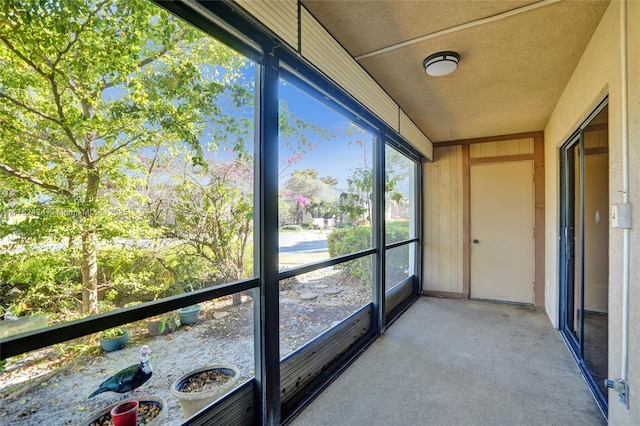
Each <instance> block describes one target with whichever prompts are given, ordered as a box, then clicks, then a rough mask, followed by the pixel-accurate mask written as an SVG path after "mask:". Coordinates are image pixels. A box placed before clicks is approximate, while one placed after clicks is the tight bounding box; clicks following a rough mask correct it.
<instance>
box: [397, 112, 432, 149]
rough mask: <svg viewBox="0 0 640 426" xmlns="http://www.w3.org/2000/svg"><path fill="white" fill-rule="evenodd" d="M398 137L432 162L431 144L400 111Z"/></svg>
mask: <svg viewBox="0 0 640 426" xmlns="http://www.w3.org/2000/svg"><path fill="white" fill-rule="evenodd" d="M400 135H401V136H402V137H403V138H405V139H406V140H407V141H408V142H409V143H410V144H411V145H413V147H414V148H415V149H417V150H418V151H420V152H421V153H422V154H423V155H424V156H425V157H427V158H428V159H429V160H433V144H432V143H431V141H430V140H429V138H427V137H426V136H425V135H424V133H422V132H421V131H420V129H418V127H417V126H416V125H415V124H413V121H411V119H410V118H409V116H407V114H405V113H404V111H402V110H401V111H400Z"/></svg>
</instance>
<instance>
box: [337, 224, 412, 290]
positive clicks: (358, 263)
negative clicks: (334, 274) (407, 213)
mask: <svg viewBox="0 0 640 426" xmlns="http://www.w3.org/2000/svg"><path fill="white" fill-rule="evenodd" d="M385 227H386V242H387V244H389V243H393V242H397V241H403V240H407V239H409V221H408V220H401V221H393V222H387V223H386V224H385ZM327 245H328V247H329V255H330V256H331V257H337V256H343V255H346V254H350V253H354V252H357V251H360V250H366V249H368V248H370V247H371V228H370V227H368V226H355V227H349V228H334V229H333V230H332V231H331V233H330V234H329V235H328V237H327ZM409 247H410V246H403V247H398V248H395V249H392V250H387V252H386V270H385V273H386V277H385V282H386V283H387V285H388V286H387V288H389V287H390V286H392V285H395V284H397V283H398V282H400V281H402V280H403V279H404V278H406V276H407V271H408V269H409ZM337 267H338V268H339V269H341V270H343V271H344V272H345V273H346V274H347V275H349V276H350V277H352V278H355V279H357V280H358V281H360V282H362V283H363V284H364V283H370V282H371V277H372V264H371V260H370V258H369V257H365V258H360V259H357V260H355V261H352V262H347V263H343V264H341V265H338V266H337Z"/></svg>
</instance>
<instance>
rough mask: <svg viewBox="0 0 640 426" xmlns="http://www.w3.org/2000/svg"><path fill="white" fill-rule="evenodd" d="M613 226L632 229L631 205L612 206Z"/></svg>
mask: <svg viewBox="0 0 640 426" xmlns="http://www.w3.org/2000/svg"><path fill="white" fill-rule="evenodd" d="M611 226H613V227H614V228H631V203H623V204H614V205H613V206H611Z"/></svg>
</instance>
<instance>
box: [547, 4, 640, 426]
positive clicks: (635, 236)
mask: <svg viewBox="0 0 640 426" xmlns="http://www.w3.org/2000/svg"><path fill="white" fill-rule="evenodd" d="M626 8H627V43H628V50H627V52H628V53H627V62H628V65H627V72H628V83H629V85H628V90H627V93H628V106H629V120H628V123H629V140H630V160H629V162H630V171H631V176H630V198H631V199H630V201H631V203H632V205H633V209H634V211H633V223H632V230H631V260H630V263H631V292H630V321H629V322H630V339H629V376H628V383H629V385H630V387H631V391H630V395H631V397H632V400H631V408H630V410H627V409H626V408H625V407H624V406H623V405H622V404H620V403H619V402H618V397H617V394H616V393H615V392H613V391H610V393H609V424H612V425H638V424H639V423H638V422H640V229H638V227H639V225H640V210H638V209H640V167H639V166H638V162H639V161H640V25H638V22H640V1H630V2H628V3H627V6H626ZM620 10H621V3H620V2H618V1H612V2H611V4H610V5H609V7H608V9H607V11H606V12H605V14H604V16H603V18H602V20H601V22H600V24H599V26H598V28H597V29H596V31H595V33H594V34H593V37H592V39H591V41H590V42H589V45H588V46H587V49H586V50H585V52H584V54H583V56H582V58H581V60H580V62H579V63H578V66H577V67H576V69H575V71H574V73H573V76H572V77H571V80H570V81H569V83H568V84H567V86H566V88H565V90H564V92H563V94H562V96H561V98H560V101H559V102H558V104H557V105H556V108H555V110H554V112H553V114H552V116H551V118H550V120H549V122H548V123H547V126H546V128H545V164H546V175H545V176H546V188H545V189H546V207H547V210H546V224H547V226H546V280H547V282H546V288H545V301H546V304H545V307H546V310H547V313H548V315H549V318H550V319H551V321H552V323H553V324H554V325H555V326H558V307H559V305H558V302H559V301H558V293H559V292H558V278H559V273H558V267H559V265H558V255H559V253H558V242H559V241H558V237H559V199H560V196H559V158H558V156H559V150H558V148H559V147H560V145H562V144H563V143H564V142H565V141H566V140H567V137H568V136H569V135H570V134H571V133H572V132H573V131H574V130H575V129H576V127H577V126H578V125H579V124H580V123H581V122H582V121H583V120H584V119H585V118H586V117H587V116H588V115H589V113H590V112H591V111H592V110H593V108H594V107H595V106H596V105H597V104H598V103H599V102H600V101H601V100H602V98H603V97H604V96H605V95H606V94H607V93H608V94H609V206H611V205H613V204H617V203H621V202H622V194H621V189H622V140H623V135H622V128H623V125H622V123H623V122H622V117H623V114H622V104H623V103H622V71H621V62H622V61H621V53H620V52H621V49H620V40H621V24H620ZM622 235H623V231H622V230H620V229H617V228H611V227H610V229H609V242H610V243H609V377H610V378H614V379H615V378H618V377H620V362H621V356H622V354H621V342H622V331H621V323H622ZM634 396H635V398H634Z"/></svg>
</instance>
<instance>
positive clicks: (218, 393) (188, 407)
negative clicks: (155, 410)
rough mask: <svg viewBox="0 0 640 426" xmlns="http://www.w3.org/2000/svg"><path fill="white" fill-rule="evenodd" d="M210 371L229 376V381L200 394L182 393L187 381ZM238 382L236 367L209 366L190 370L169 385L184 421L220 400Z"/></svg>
mask: <svg viewBox="0 0 640 426" xmlns="http://www.w3.org/2000/svg"><path fill="white" fill-rule="evenodd" d="M210 370H220V371H221V372H222V373H224V374H226V375H228V376H231V380H229V381H228V382H226V383H223V384H221V385H219V386H216V387H215V388H213V389H207V390H204V391H202V392H182V388H183V387H184V386H185V384H186V383H188V380H187V379H189V378H190V377H191V376H194V375H196V374H198V373H202V372H204V371H210ZM239 380H240V371H239V370H238V368H237V367H236V366H234V365H231V364H215V365H210V366H208V367H202V368H198V369H196V370H192V371H190V372H188V373H187V374H184V375H182V376H180V378H178V380H176V381H175V382H173V384H172V385H171V394H172V395H173V396H175V397H176V398H177V399H178V401H179V402H180V406H181V407H182V416H183V417H184V418H185V419H186V418H189V417H191V416H193V415H194V414H195V413H197V412H198V411H200V410H201V409H203V408H204V407H206V406H207V405H209V404H211V403H212V402H214V401H216V400H218V399H220V397H222V396H223V395H224V394H226V393H227V392H229V391H230V390H232V389H233V388H235V387H236V386H237V385H238V381H239Z"/></svg>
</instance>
